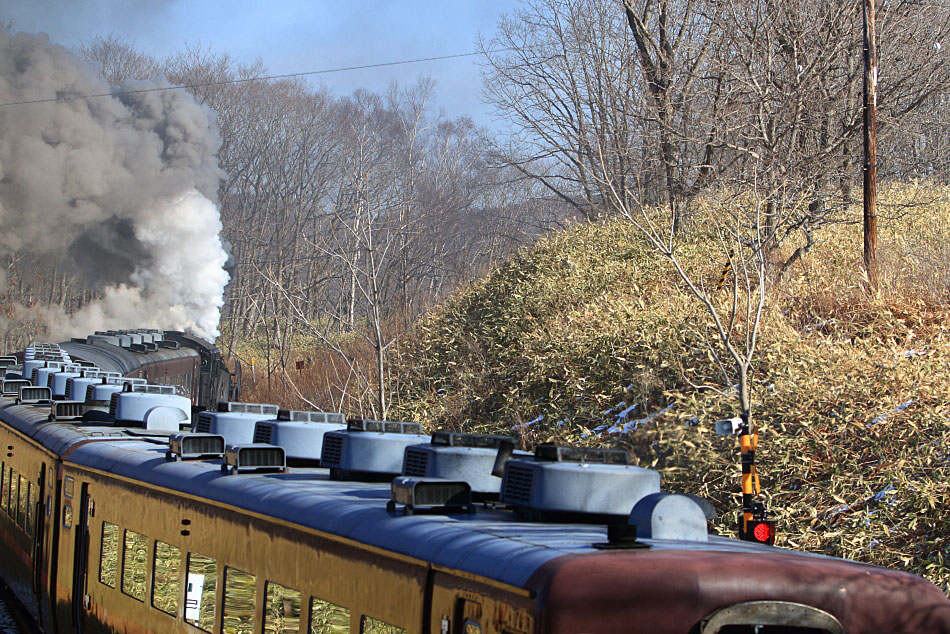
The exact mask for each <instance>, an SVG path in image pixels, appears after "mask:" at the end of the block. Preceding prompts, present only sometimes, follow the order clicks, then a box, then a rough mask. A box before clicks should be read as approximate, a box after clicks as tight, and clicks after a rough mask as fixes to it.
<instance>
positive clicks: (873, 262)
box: [862, 0, 877, 290]
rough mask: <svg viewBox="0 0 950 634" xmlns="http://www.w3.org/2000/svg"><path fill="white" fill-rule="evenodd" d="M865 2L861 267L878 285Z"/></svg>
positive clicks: (869, 1) (872, 73) (870, 25)
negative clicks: (862, 241)
mask: <svg viewBox="0 0 950 634" xmlns="http://www.w3.org/2000/svg"><path fill="white" fill-rule="evenodd" d="M862 3H863V5H864V269H865V271H867V275H868V286H869V289H870V290H873V289H875V288H876V287H877V43H876V37H875V26H874V0H862Z"/></svg>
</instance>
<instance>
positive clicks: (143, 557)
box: [122, 530, 148, 601]
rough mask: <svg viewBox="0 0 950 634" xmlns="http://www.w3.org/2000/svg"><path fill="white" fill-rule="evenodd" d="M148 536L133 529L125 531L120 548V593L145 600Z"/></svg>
mask: <svg viewBox="0 0 950 634" xmlns="http://www.w3.org/2000/svg"><path fill="white" fill-rule="evenodd" d="M147 568H148V537H146V536H145V535H142V534H140V533H136V532H135V531H130V530H126V531H125V547H124V548H123V549H122V593H123V594H127V595H129V596H130V597H132V598H133V599H138V600H139V601H145V581H146V579H147V578H148V571H147Z"/></svg>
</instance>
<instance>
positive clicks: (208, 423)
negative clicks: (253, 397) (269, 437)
mask: <svg viewBox="0 0 950 634" xmlns="http://www.w3.org/2000/svg"><path fill="white" fill-rule="evenodd" d="M276 416H277V406H276V405H263V404H261V403H237V402H225V401H222V402H220V403H218V411H216V412H201V413H200V414H198V420H196V421H195V425H194V428H193V429H192V431H194V432H196V433H201V434H220V435H222V436H224V439H225V440H226V441H227V443H228V444H229V445H247V444H250V443H252V442H254V426H255V425H256V424H257V422H258V421H262V420H273V419H274V418H275V417H276Z"/></svg>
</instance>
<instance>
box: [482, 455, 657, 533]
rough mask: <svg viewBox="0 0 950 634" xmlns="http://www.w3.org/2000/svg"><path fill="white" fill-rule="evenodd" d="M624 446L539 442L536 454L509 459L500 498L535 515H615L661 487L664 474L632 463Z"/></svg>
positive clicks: (521, 512) (520, 511) (524, 513)
mask: <svg viewBox="0 0 950 634" xmlns="http://www.w3.org/2000/svg"><path fill="white" fill-rule="evenodd" d="M628 463H629V459H628V457H627V453H626V452H625V451H619V450H611V449H590V448H586V447H560V446H556V445H551V444H543V445H539V446H538V447H537V449H535V456H534V458H530V459H516V458H515V459H512V460H509V461H508V463H507V464H506V465H505V476H504V480H503V482H502V491H501V501H502V502H505V503H507V504H511V505H512V506H514V507H515V511H516V513H517V514H519V515H521V516H524V517H527V518H532V519H545V518H548V517H551V518H556V519H572V518H573V517H575V516H576V517H578V519H581V517H580V516H584V517H583V519H584V521H592V520H593V519H594V518H592V517H591V516H594V517H596V518H603V519H605V520H608V521H616V520H617V519H619V518H621V517H623V518H627V517H628V516H629V515H630V511H631V509H633V507H634V505H636V503H637V502H639V501H640V500H641V499H642V498H644V497H646V496H647V495H649V494H651V493H659V492H660V474H659V473H657V472H656V471H652V470H650V469H643V468H641V467H635V466H632V465H630V464H628Z"/></svg>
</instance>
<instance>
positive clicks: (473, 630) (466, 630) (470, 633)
mask: <svg viewBox="0 0 950 634" xmlns="http://www.w3.org/2000/svg"><path fill="white" fill-rule="evenodd" d="M462 632H463V634H482V626H481V625H480V624H479V623H476V622H475V621H473V620H471V619H465V623H463V624H462Z"/></svg>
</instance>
